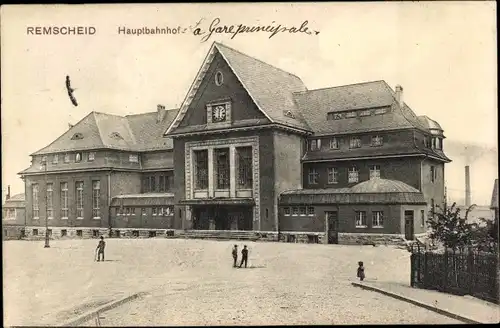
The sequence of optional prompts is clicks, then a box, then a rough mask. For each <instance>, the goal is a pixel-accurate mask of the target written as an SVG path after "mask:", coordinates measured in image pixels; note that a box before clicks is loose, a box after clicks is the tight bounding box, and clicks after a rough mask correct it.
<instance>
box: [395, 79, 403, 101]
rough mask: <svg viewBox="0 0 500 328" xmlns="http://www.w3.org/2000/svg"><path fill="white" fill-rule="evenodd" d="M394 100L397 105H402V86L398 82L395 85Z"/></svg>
mask: <svg viewBox="0 0 500 328" xmlns="http://www.w3.org/2000/svg"><path fill="white" fill-rule="evenodd" d="M396 100H397V101H398V104H399V106H403V104H404V103H403V87H402V86H400V85H399V84H398V85H396Z"/></svg>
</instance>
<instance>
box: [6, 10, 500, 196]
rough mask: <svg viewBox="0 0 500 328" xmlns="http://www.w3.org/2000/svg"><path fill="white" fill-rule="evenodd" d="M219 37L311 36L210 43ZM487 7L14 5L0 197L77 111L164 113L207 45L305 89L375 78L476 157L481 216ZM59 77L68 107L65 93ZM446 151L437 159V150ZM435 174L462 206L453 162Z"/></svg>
mask: <svg viewBox="0 0 500 328" xmlns="http://www.w3.org/2000/svg"><path fill="white" fill-rule="evenodd" d="M217 18H219V19H220V23H219V26H223V25H227V26H229V25H238V24H244V25H252V26H253V25H272V26H276V25H278V24H281V25H282V26H286V27H293V26H295V27H297V28H298V27H300V26H301V24H303V22H305V21H307V27H308V28H309V29H310V30H311V31H318V32H319V33H314V32H313V33H311V34H306V33H293V34H292V33H288V32H282V33H278V34H276V35H274V36H273V37H271V38H269V36H270V33H266V32H260V33H245V34H238V35H236V36H235V37H234V38H231V35H230V34H224V33H219V34H217V33H213V34H212V35H210V38H209V39H208V40H207V41H205V42H203V41H202V36H200V35H193V33H192V30H190V27H193V26H195V25H196V23H197V22H200V23H199V25H198V27H199V28H200V30H201V31H202V32H205V34H204V35H203V36H206V35H207V34H208V31H209V28H210V25H211V23H212V22H213V21H214V19H217ZM495 20H496V3H495V2H479V1H478V2H451V1H449V2H403V3H400V2H390V3H387V2H375V3H339V2H335V3H295V4H290V3H289V4H279V3H265V4H264V3H262V4H234V3H233V4H161V5H160V4H143V5H123V4H121V5H44V6H39V5H23V6H2V7H1V20H0V23H1V35H2V38H1V59H2V62H1V87H2V88H1V89H2V91H1V98H2V108H1V114H2V116H1V121H2V126H1V127H2V194H3V195H5V190H6V188H7V185H10V186H11V191H12V194H15V193H19V192H24V185H23V182H22V180H21V179H20V178H19V176H18V175H17V173H18V172H20V171H21V170H23V169H25V168H27V167H28V166H29V164H30V157H29V156H30V154H31V153H33V152H35V151H37V150H38V149H41V148H43V147H45V146H46V145H48V144H49V143H50V142H52V141H53V140H55V139H56V138H57V137H59V136H60V135H61V134H62V133H63V132H64V131H65V130H66V129H67V128H68V123H73V124H74V123H76V122H77V121H79V120H80V119H82V118H83V117H84V116H85V115H87V114H88V113H89V112H91V111H98V112H105V113H110V114H119V115H127V114H136V113H142V112H151V111H155V110H156V106H157V104H163V105H165V106H166V107H167V108H177V107H178V106H180V105H181V104H182V101H183V99H184V97H185V95H186V93H187V91H188V89H189V87H190V85H191V83H192V82H193V79H194V77H195V75H196V73H197V71H198V69H199V68H200V65H201V63H202V62H203V59H204V57H205V55H206V53H207V51H208V50H209V48H210V45H211V44H212V42H213V41H218V42H222V43H224V44H227V45H228V46H230V47H232V48H235V49H238V50H240V51H242V52H244V53H247V54H249V55H251V56H254V57H256V58H258V59H261V60H263V61H265V62H268V63H270V64H272V65H275V66H277V67H279V68H282V69H284V70H286V71H289V72H291V73H294V74H296V75H298V76H299V77H300V78H301V79H302V81H303V82H304V83H305V85H306V86H307V87H308V88H309V89H317V88H324V87H331V86H338V85H345V84H351V83H359V82H364V81H373V80H385V81H387V83H388V84H389V85H390V86H391V87H392V88H394V87H395V85H397V84H400V85H402V86H403V88H404V101H405V102H406V103H407V104H408V105H409V106H410V107H411V108H412V109H413V110H414V111H415V112H416V113H417V115H427V116H429V117H431V118H432V119H434V120H437V121H438V122H439V123H440V124H441V126H442V127H443V129H444V130H445V135H446V137H447V139H446V140H447V141H445V147H446V145H447V142H448V141H450V144H454V145H456V144H457V143H458V145H459V146H458V148H460V145H461V144H463V143H467V144H475V145H477V146H478V147H483V148H484V151H480V152H479V153H481V154H482V156H476V155H477V154H476V153H475V154H473V159H474V161H473V163H472V164H471V175H472V178H473V180H472V190H473V194H472V197H473V202H476V203H478V204H489V201H490V199H491V191H492V187H493V180H494V179H495V178H497V176H498V174H497V170H498V169H497V168H498V160H497V155H496V154H497V108H498V106H497V78H496V75H497V64H496V59H497V52H496V51H497V50H496V21H495ZM68 25H71V26H91V27H94V28H95V29H96V33H95V34H94V35H70V36H68V35H28V34H27V28H28V27H35V26H45V27H48V26H68ZM178 26H180V27H181V29H182V30H184V29H186V33H181V34H167V35H140V36H137V35H123V34H121V35H120V34H118V29H119V28H120V27H121V28H130V29H137V28H142V27H148V28H155V27H160V28H163V27H169V28H172V29H174V28H177V27H178ZM66 75H69V76H70V77H71V83H72V86H73V87H74V88H75V89H76V91H75V96H76V98H77V100H78V102H79V106H78V107H74V106H72V105H71V103H70V101H69V99H68V96H67V94H66V91H65V85H64V79H65V76H66ZM445 151H446V148H445ZM460 153H461V151H459V150H457V149H454V150H453V154H454V155H453V156H454V157H453V156H450V157H452V159H453V160H454V162H453V163H451V164H448V165H447V168H446V170H447V171H446V180H447V181H446V183H447V186H448V189H449V190H450V192H453V193H456V196H455V194H453V197H456V198H459V197H462V198H463V190H464V177H463V166H464V165H465V164H464V163H465V160H463V158H462V157H460Z"/></svg>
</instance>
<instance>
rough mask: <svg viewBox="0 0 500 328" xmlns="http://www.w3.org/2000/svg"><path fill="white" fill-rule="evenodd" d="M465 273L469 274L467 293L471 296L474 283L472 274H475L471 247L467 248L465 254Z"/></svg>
mask: <svg viewBox="0 0 500 328" xmlns="http://www.w3.org/2000/svg"><path fill="white" fill-rule="evenodd" d="M467 259H468V261H467V274H468V275H469V295H471V296H473V294H474V290H475V288H474V284H475V280H476V279H474V278H475V277H474V274H475V272H474V271H475V270H474V253H473V252H472V249H471V248H469V252H468V254H467Z"/></svg>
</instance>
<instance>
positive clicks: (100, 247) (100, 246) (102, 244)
mask: <svg viewBox="0 0 500 328" xmlns="http://www.w3.org/2000/svg"><path fill="white" fill-rule="evenodd" d="M104 247H106V242H105V241H104V237H103V236H101V240H99V244H98V245H97V248H96V251H97V262H99V261H100V260H101V254H102V261H103V262H104Z"/></svg>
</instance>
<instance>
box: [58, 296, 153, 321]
mask: <svg viewBox="0 0 500 328" xmlns="http://www.w3.org/2000/svg"><path fill="white" fill-rule="evenodd" d="M146 294H147V293H146V292H141V293H136V294H132V295H130V296H127V297H125V298H122V299H120V300H118V301H114V302H111V303H108V304H104V305H103V306H101V307H98V308H97V309H95V310H92V311H89V312H87V313H86V314H83V315H81V316H80V317H77V318H76V319H72V320H71V321H69V322H66V323H65V324H63V325H60V327H76V326H79V325H81V324H82V323H84V322H86V321H89V320H90V319H92V318H94V317H96V316H97V315H99V313H102V312H106V311H109V310H112V309H114V308H116V307H118V306H120V305H123V304H125V303H128V302H131V301H133V300H135V299H137V298H139V297H141V296H144V295H146Z"/></svg>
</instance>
